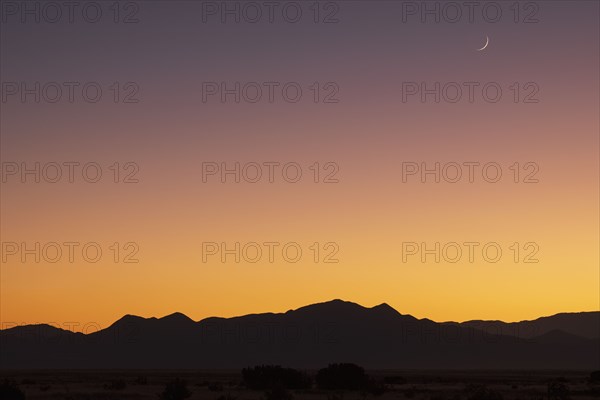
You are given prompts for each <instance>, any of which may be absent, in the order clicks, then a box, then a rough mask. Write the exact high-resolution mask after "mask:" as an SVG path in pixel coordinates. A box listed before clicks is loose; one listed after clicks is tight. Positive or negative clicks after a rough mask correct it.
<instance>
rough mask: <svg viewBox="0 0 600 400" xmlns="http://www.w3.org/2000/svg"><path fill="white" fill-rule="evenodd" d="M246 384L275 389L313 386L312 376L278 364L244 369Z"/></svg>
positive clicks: (255, 387)
mask: <svg viewBox="0 0 600 400" xmlns="http://www.w3.org/2000/svg"><path fill="white" fill-rule="evenodd" d="M242 376H243V378H244V384H245V385H246V387H247V388H248V389H253V390H273V389H274V388H284V389H307V388H310V386H311V383H312V382H311V379H310V377H309V376H308V375H307V374H305V373H303V372H300V371H298V370H295V369H292V368H282V367H280V366H278V365H276V366H274V365H261V366H256V367H254V368H244V369H243V370H242Z"/></svg>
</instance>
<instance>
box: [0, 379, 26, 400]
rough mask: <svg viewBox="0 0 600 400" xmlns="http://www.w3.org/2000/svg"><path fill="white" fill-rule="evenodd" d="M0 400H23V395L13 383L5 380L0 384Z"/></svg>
mask: <svg viewBox="0 0 600 400" xmlns="http://www.w3.org/2000/svg"><path fill="white" fill-rule="evenodd" d="M0 399H2V400H25V393H23V391H22V390H21V389H19V387H18V386H17V383H16V382H15V381H9V380H5V381H4V382H3V383H1V384H0Z"/></svg>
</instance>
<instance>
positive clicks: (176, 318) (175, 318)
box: [160, 312, 194, 322]
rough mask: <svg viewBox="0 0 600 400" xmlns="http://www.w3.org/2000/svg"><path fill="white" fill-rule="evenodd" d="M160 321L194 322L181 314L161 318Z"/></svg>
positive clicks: (175, 313)
mask: <svg viewBox="0 0 600 400" xmlns="http://www.w3.org/2000/svg"><path fill="white" fill-rule="evenodd" d="M160 320H161V321H182V322H194V321H193V320H192V319H191V318H190V317H188V316H187V315H185V314H183V313H180V312H174V313H172V314H169V315H165V316H164V317H162V318H160Z"/></svg>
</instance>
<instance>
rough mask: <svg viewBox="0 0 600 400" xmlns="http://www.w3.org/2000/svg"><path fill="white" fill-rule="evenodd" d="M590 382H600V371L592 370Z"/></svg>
mask: <svg viewBox="0 0 600 400" xmlns="http://www.w3.org/2000/svg"><path fill="white" fill-rule="evenodd" d="M590 382H595V383H598V382H600V371H592V373H591V374H590Z"/></svg>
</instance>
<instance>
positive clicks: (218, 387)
mask: <svg viewBox="0 0 600 400" xmlns="http://www.w3.org/2000/svg"><path fill="white" fill-rule="evenodd" d="M208 390H210V391H211V392H222V391H223V385H222V384H221V383H219V382H211V383H209V384H208Z"/></svg>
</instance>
